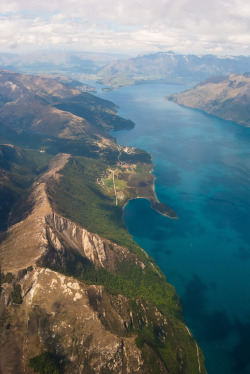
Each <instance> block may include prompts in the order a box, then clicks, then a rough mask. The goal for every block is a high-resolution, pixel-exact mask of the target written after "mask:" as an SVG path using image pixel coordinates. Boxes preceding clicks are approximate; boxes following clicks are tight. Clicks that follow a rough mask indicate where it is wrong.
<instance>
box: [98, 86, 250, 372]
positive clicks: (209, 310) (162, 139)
mask: <svg viewBox="0 0 250 374" xmlns="http://www.w3.org/2000/svg"><path fill="white" fill-rule="evenodd" d="M184 89H185V87H181V86H173V85H159V84H158V85H157V84H152V85H141V86H133V87H127V88H122V89H119V90H117V91H113V92H106V93H99V95H100V96H101V97H103V98H105V99H108V100H111V101H113V102H114V103H116V104H118V105H119V107H120V109H119V114H120V115H121V116H123V117H125V118H129V119H131V120H133V121H134V122H135V123H136V127H135V128H134V129H133V130H130V131H121V132H116V133H113V135H114V136H115V137H116V138H117V142H118V143H120V144H123V145H130V146H136V147H138V148H141V149H144V150H146V151H148V152H149V153H151V155H152V157H153V163H154V165H155V167H154V174H155V175H156V177H157V179H156V193H157V196H158V198H159V200H160V201H161V202H164V203H166V204H168V205H169V206H171V208H173V209H174V210H175V211H176V212H177V214H178V216H179V219H178V220H171V219H168V218H166V217H164V216H162V215H160V214H158V213H157V212H155V211H154V210H152V209H151V208H150V204H149V202H148V201H147V200H145V199H137V200H133V201H131V202H129V204H128V205H127V206H126V208H125V209H124V221H125V223H126V225H127V227H128V230H129V232H130V233H131V234H132V235H133V237H134V240H135V241H136V242H137V243H138V244H139V245H140V246H141V247H142V248H144V249H145V250H146V251H147V252H148V253H149V254H150V255H151V256H152V257H154V259H155V260H156V262H157V263H158V264H159V266H160V267H161V269H162V270H163V271H164V273H165V275H166V277H167V280H168V281H169V282H170V283H172V284H173V285H174V286H175V288H176V290H177V293H178V294H179V295H180V297H181V300H182V303H183V307H184V316H185V320H186V323H187V324H188V326H189V327H190V329H191V330H192V332H193V334H194V336H195V337H196V339H197V341H198V342H199V344H200V346H201V347H202V349H203V351H204V353H205V357H206V367H207V370H208V374H238V373H239V374H240V373H250V292H249V289H250V191H249V184H250V183H249V182H250V147H249V144H250V129H247V128H244V127H242V126H239V125H236V124H234V123H231V122H228V121H224V120H220V119H218V118H215V117H213V116H210V115H206V114H204V113H202V112H200V111H197V110H192V109H187V108H184V107H181V106H178V105H177V104H175V103H172V102H168V101H166V100H164V98H163V97H164V96H166V95H169V94H171V93H174V92H178V91H182V90H184Z"/></svg>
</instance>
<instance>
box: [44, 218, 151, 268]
mask: <svg viewBox="0 0 250 374" xmlns="http://www.w3.org/2000/svg"><path fill="white" fill-rule="evenodd" d="M45 222H46V239H47V251H46V253H45V254H44V257H45V258H46V256H50V255H51V252H52V251H51V250H52V249H53V250H54V251H56V253H57V255H58V256H59V257H60V255H61V265H62V262H63V260H62V257H63V253H64V252H65V251H66V250H75V251H77V252H79V253H80V254H81V255H82V256H83V257H85V258H87V259H88V260H90V261H91V262H92V263H93V264H94V265H95V266H101V267H103V268H105V269H107V270H108V271H111V272H114V271H115V270H116V266H117V263H119V262H123V261H124V260H127V261H132V262H133V263H134V264H136V265H138V266H140V267H141V268H142V269H144V268H145V265H144V264H143V262H142V261H140V260H139V259H138V258H137V256H136V255H134V254H132V253H131V252H130V251H129V250H128V249H127V248H125V247H122V246H119V245H117V244H115V243H113V242H111V241H110V240H107V239H105V238H102V237H100V236H99V235H96V234H92V233H90V232H88V231H87V230H85V229H84V228H82V227H80V226H79V225H76V224H75V223H73V222H71V221H70V220H68V219H66V218H64V217H62V216H60V215H58V214H56V213H54V212H53V213H50V214H47V215H46V216H45ZM54 259H55V255H54ZM51 261H52V258H51V257H50V262H51Z"/></svg>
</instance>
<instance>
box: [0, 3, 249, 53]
mask: <svg viewBox="0 0 250 374" xmlns="http://www.w3.org/2000/svg"><path fill="white" fill-rule="evenodd" d="M0 48H1V51H2V52H14V53H18V52H23V51H26V50H27V51H30V50H37V49H63V50H79V51H90V52H108V53H124V54H130V55H136V54H140V53H144V52H159V51H170V50H171V51H174V52H176V53H195V54H207V53H212V54H217V55H240V54H243V55H250V2H248V1H247V0H126V1H125V0H40V1H39V2H38V1H37V0H0Z"/></svg>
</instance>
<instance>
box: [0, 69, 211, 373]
mask: <svg viewBox="0 0 250 374" xmlns="http://www.w3.org/2000/svg"><path fill="white" fill-rule="evenodd" d="M0 95H1V96H0V97H1V107H0V218H1V219H0V230H1V235H0V265H1V272H0V357H1V360H0V372H2V373H28V374H29V373H30V374H31V373H34V372H40V373H44V372H47V373H65V374H72V373H79V372H86V373H96V374H99V373H105V372H107V370H108V372H109V373H114V374H120V373H127V374H128V373H131V372H137V373H141V374H144V373H145V374H148V373H152V374H153V373H155V374H158V373H166V374H167V373H168V374H175V373H180V374H184V373H185V374H198V373H202V374H205V372H206V371H205V367H204V363H203V361H204V357H203V355H202V352H201V350H200V348H199V347H198V345H197V344H196V342H195V340H194V338H193V336H192V335H191V333H190V332H189V330H188V329H187V327H186V326H185V323H184V321H183V317H182V313H181V305H180V301H179V298H178V296H177V295H176V293H175V290H174V288H173V287H172V286H171V285H169V284H168V283H167V282H166V279H165V277H164V275H163V273H162V272H161V270H160V269H159V267H158V266H157V265H156V264H155V262H154V260H153V259H152V258H150V257H149V256H148V255H147V254H146V253H145V252H144V251H143V250H142V249H141V248H140V247H139V246H138V245H137V244H136V243H134V242H133V240H132V238H131V236H130V235H129V234H128V232H127V230H126V227H125V225H124V223H123V220H122V208H123V206H124V204H126V202H127V201H128V200H129V199H131V198H136V197H138V196H140V197H145V198H147V199H149V200H150V201H151V203H152V206H153V207H154V208H155V209H158V210H159V211H161V213H163V214H166V215H169V216H171V217H175V215H174V212H173V211H172V210H171V209H169V208H168V207H167V206H165V205H164V204H161V203H159V201H158V200H157V198H156V196H155V192H154V176H153V175H152V173H151V170H152V163H151V157H150V155H149V154H147V153H146V152H143V151H140V150H137V149H135V148H129V147H122V146H119V145H118V144H117V143H116V142H115V141H114V139H113V138H112V137H111V136H110V135H108V133H107V130H109V129H112V128H113V129H114V128H115V129H119V128H121V129H122V128H129V127H131V126H133V123H132V122H131V121H128V120H124V119H122V118H120V117H118V116H117V115H116V107H115V105H114V104H112V103H110V102H108V101H105V100H100V99H98V98H96V97H94V96H93V95H90V94H83V93H81V92H80V91H78V90H76V89H72V88H69V87H66V86H63V85H62V84H60V83H58V82H56V81H52V80H51V79H47V78H41V77H34V76H33V77H28V76H24V75H21V74H17V73H12V72H7V71H1V73H0Z"/></svg>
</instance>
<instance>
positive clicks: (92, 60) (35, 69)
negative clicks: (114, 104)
mask: <svg viewBox="0 0 250 374" xmlns="http://www.w3.org/2000/svg"><path fill="white" fill-rule="evenodd" d="M126 57H127V56H126V55H120V54H108V53H91V52H76V51H68V52H62V51H37V52H30V53H22V54H14V53H0V68H3V69H8V70H12V71H16V72H20V73H29V74H37V73H43V72H46V73H47V72H63V73H64V74H71V75H72V74H76V75H77V76H78V75H79V74H95V73H96V72H97V71H98V70H99V69H100V68H102V67H103V66H105V65H107V64H109V63H110V62H112V61H114V60H117V59H118V58H126Z"/></svg>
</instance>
